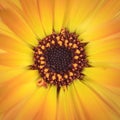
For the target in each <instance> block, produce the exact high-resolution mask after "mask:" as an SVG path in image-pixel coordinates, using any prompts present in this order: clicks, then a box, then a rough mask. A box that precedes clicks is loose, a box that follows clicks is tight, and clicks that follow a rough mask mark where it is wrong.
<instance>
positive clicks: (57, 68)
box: [31, 29, 89, 88]
mask: <svg viewBox="0 0 120 120" xmlns="http://www.w3.org/2000/svg"><path fill="white" fill-rule="evenodd" d="M86 45H87V43H81V41H80V40H79V39H78V35H76V33H70V32H69V31H67V30H66V29H62V30H61V32H60V33H55V32H53V33H52V34H51V35H49V36H47V37H45V38H43V39H42V40H40V41H39V44H38V46H37V47H35V48H34V65H32V67H31V69H36V70H38V71H39V74H40V76H41V77H42V79H43V81H44V82H43V83H44V84H45V83H46V84H50V85H56V86H57V88H60V87H61V86H67V85H69V84H71V83H72V82H73V81H74V80H76V79H80V80H82V79H83V77H84V75H83V74H82V71H83V69H84V68H85V67H88V66H89V64H88V60H87V57H86V53H85V46H86ZM38 83H41V82H40V81H39V82H38Z"/></svg>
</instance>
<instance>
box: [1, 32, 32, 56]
mask: <svg viewBox="0 0 120 120" xmlns="http://www.w3.org/2000/svg"><path fill="white" fill-rule="evenodd" d="M0 48H1V49H3V50H6V51H8V52H10V51H14V52H21V53H26V54H30V53H32V50H31V49H30V48H29V47H28V46H27V45H26V44H24V43H22V42H19V41H18V40H17V39H14V38H11V37H9V36H7V35H4V34H0Z"/></svg>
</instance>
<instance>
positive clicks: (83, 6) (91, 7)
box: [65, 0, 101, 34]
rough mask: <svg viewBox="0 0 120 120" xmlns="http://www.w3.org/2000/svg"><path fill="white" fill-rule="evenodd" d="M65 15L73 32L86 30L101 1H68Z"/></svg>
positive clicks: (67, 24) (68, 26)
mask: <svg viewBox="0 0 120 120" xmlns="http://www.w3.org/2000/svg"><path fill="white" fill-rule="evenodd" d="M67 4H68V5H67V12H66V16H65V21H66V26H67V28H69V30H70V31H71V32H74V31H76V32H78V33H79V34H80V33H82V32H84V31H85V30H86V28H87V26H88V23H89V21H90V17H91V16H92V14H93V13H94V12H95V11H96V8H97V6H99V4H101V1H97V0H93V1H92V2H91V0H74V1H73V0H70V1H68V3H67Z"/></svg>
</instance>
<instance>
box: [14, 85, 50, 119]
mask: <svg viewBox="0 0 120 120" xmlns="http://www.w3.org/2000/svg"><path fill="white" fill-rule="evenodd" d="M47 92H48V90H47V89H46V88H43V87H41V88H38V89H37V90H36V91H35V93H34V94H33V95H32V96H31V97H30V99H29V100H28V101H27V103H26V104H25V105H24V106H23V108H22V109H21V110H20V112H19V114H18V116H17V117H16V118H17V119H18V120H21V119H23V120H25V119H29V120H35V117H36V115H37V114H38V112H39V111H41V110H42V111H43V107H44V101H45V98H46V94H47ZM41 120H42V119H41Z"/></svg>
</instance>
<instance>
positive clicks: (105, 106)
mask: <svg viewBox="0 0 120 120" xmlns="http://www.w3.org/2000/svg"><path fill="white" fill-rule="evenodd" d="M83 83H84V82H83ZM83 83H82V82H80V81H76V82H75V84H74V85H75V89H76V91H75V90H74V89H73V90H72V91H73V96H74V95H77V96H76V99H78V100H80V101H81V106H82V107H83V110H84V115H85V117H86V119H90V120H107V119H108V120H113V119H116V120H117V119H119V117H120V114H119V107H118V106H117V105H115V104H112V102H113V101H112V100H111V99H110V98H109V97H106V94H109V95H111V97H114V96H115V95H114V94H111V93H108V91H107V90H105V89H103V92H104V93H102V92H101V91H100V89H99V88H98V87H97V86H95V85H94V86H92V87H90V86H88V84H87V82H86V83H84V84H83ZM94 88H96V90H95V89H94ZM100 93H101V94H100ZM119 100H120V98H119V97H117V99H116V100H115V101H116V102H118V101H119ZM75 104H76V103H75ZM77 106H78V107H81V106H80V105H79V104H77ZM96 110H97V111H96ZM78 114H80V112H79V111H78Z"/></svg>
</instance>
